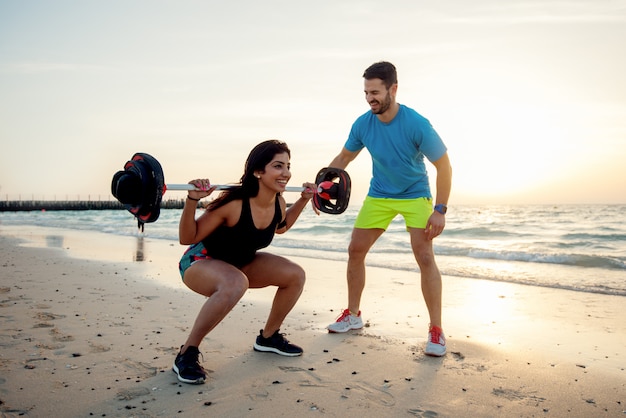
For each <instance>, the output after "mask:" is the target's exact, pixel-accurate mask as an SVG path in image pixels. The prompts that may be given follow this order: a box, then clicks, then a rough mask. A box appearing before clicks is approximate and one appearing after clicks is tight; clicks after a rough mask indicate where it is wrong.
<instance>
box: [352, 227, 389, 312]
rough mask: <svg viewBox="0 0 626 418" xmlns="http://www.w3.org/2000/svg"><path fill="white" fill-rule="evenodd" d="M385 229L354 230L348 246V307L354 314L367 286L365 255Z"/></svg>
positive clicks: (357, 310)
mask: <svg viewBox="0 0 626 418" xmlns="http://www.w3.org/2000/svg"><path fill="white" fill-rule="evenodd" d="M383 232H385V230H384V229H360V228H354V229H353V230H352V239H351V240H350V246H349V247H348V269H347V280H348V309H350V312H352V313H353V314H354V315H356V314H358V312H359V307H360V305H361V295H362V294H363V289H364V288H365V257H366V256H367V253H368V252H369V250H370V248H371V247H372V245H374V243H375V242H376V240H377V239H378V237H380V236H381V235H382V233H383Z"/></svg>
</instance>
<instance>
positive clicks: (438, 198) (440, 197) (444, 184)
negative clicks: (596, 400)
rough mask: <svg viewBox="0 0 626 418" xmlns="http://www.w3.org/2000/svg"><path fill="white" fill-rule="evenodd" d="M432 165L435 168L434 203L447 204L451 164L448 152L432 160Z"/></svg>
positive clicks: (450, 187)
mask: <svg viewBox="0 0 626 418" xmlns="http://www.w3.org/2000/svg"><path fill="white" fill-rule="evenodd" d="M433 165H434V166H435V168H436V169H437V181H436V183H435V184H436V187H437V190H436V194H435V204H436V205H438V204H443V205H447V204H448V199H449V198H450V190H451V189H452V166H451V165H450V158H449V157H448V153H447V152H446V153H445V154H443V156H442V157H441V158H439V159H438V160H437V161H435V162H433Z"/></svg>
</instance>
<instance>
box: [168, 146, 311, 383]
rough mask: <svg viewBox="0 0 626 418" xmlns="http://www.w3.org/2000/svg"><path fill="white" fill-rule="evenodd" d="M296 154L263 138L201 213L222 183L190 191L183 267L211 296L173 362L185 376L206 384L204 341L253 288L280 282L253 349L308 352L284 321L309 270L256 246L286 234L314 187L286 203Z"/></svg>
mask: <svg viewBox="0 0 626 418" xmlns="http://www.w3.org/2000/svg"><path fill="white" fill-rule="evenodd" d="M290 157H291V152H290V151H289V148H288V147H287V144H285V143H284V142H280V141H277V140H269V141H265V142H262V143H260V144H258V145H257V146H256V147H254V149H252V151H251V152H250V155H249V156H248V159H247V161H246V165H245V169H244V174H243V176H242V177H241V183H240V184H239V185H237V186H235V187H233V188H232V189H229V190H227V191H224V192H223V193H222V194H221V195H220V196H219V197H218V198H217V199H216V200H214V201H213V202H211V203H210V204H209V205H208V207H207V209H206V211H205V212H204V213H203V214H202V215H201V216H200V217H198V218H197V220H196V217H195V211H196V206H197V202H198V201H199V200H200V199H202V198H203V197H206V196H208V195H210V194H211V193H212V192H213V191H214V190H215V187H213V186H211V184H210V182H209V180H208V179H198V180H192V181H190V182H189V183H190V184H193V185H194V186H195V187H196V189H199V190H200V191H190V192H189V194H188V196H187V201H186V202H185V207H184V209H183V212H182V214H181V218H180V225H179V238H180V243H181V244H191V246H190V247H189V249H188V250H187V251H186V252H185V254H184V255H183V257H182V259H181V261H180V264H179V269H180V273H181V276H182V278H183V281H184V283H185V285H187V287H189V288H190V289H191V290H193V291H194V292H197V293H199V294H201V295H204V296H206V297H208V300H207V301H206V302H205V304H204V305H203V306H202V308H201V309H200V312H199V314H198V316H197V318H196V321H195V323H194V325H193V328H192V329H191V332H190V334H189V336H188V338H187V341H186V342H185V344H184V345H182V346H181V349H180V352H179V354H178V355H177V356H176V360H175V361H174V366H173V370H174V372H175V373H176V374H177V376H178V380H180V381H181V382H184V383H195V384H199V383H204V381H205V379H206V373H205V371H204V369H203V368H202V366H201V365H200V364H199V362H198V354H199V350H198V346H199V345H200V343H201V342H202V339H203V338H204V337H205V336H206V335H207V334H208V333H209V332H210V331H211V330H212V329H213V328H215V326H216V325H217V324H219V323H220V322H221V321H222V319H224V317H225V316H226V315H227V314H228V313H229V312H230V311H231V310H232V309H233V307H234V306H235V305H236V304H237V302H238V301H239V300H240V299H241V297H242V296H243V295H244V293H245V292H246V290H248V289H249V288H253V289H254V288H263V287H267V286H276V287H277V288H278V289H277V291H276V294H275V296H274V301H273V304H272V308H271V310H270V313H269V317H268V319H267V322H266V323H265V327H264V328H263V329H262V330H261V331H260V333H259V336H258V337H257V338H256V342H255V343H254V346H253V347H254V350H256V351H264V352H273V353H277V354H281V355H284V356H299V355H302V348H300V347H298V346H297V345H294V344H290V343H289V341H287V340H286V339H285V338H284V336H283V335H282V334H280V333H279V328H280V326H281V324H282V323H283V320H284V319H285V317H286V316H287V314H288V313H289V312H290V311H291V309H292V308H293V307H294V305H295V304H296V301H297V300H298V298H299V297H300V294H301V293H302V289H303V287H304V282H305V273H304V270H303V269H302V268H301V267H300V266H298V265H297V264H294V263H292V262H291V261H289V260H287V259H285V258H283V257H280V256H277V255H273V254H269V253H266V252H257V250H259V249H261V248H265V247H267V246H268V245H269V244H270V243H271V242H272V239H273V237H274V233H278V234H282V233H284V232H286V231H287V230H288V229H289V228H290V227H291V226H292V225H293V224H294V222H295V221H296V219H297V218H298V216H299V215H300V213H301V212H302V209H304V207H305V206H306V205H307V202H308V201H309V200H310V199H311V198H312V197H313V194H314V192H315V189H316V186H315V184H313V183H304V185H303V186H304V187H305V191H303V192H302V195H301V197H300V199H298V200H297V201H296V202H295V203H294V204H293V205H291V206H290V207H289V209H287V205H286V203H285V199H284V198H283V197H282V195H281V194H282V192H284V190H285V186H286V185H287V182H288V181H289V179H290V177H291V172H290V171H289V170H290V163H289V160H290Z"/></svg>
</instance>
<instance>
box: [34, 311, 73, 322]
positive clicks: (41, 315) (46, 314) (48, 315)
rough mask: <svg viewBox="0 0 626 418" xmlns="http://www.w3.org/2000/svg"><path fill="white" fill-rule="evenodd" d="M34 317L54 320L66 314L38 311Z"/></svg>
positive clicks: (40, 319)
mask: <svg viewBox="0 0 626 418" xmlns="http://www.w3.org/2000/svg"><path fill="white" fill-rule="evenodd" d="M33 318H35V319H37V320H39V321H54V320H55V319H63V318H65V315H57V314H53V313H50V312H37V313H36V314H35V316H34V317H33Z"/></svg>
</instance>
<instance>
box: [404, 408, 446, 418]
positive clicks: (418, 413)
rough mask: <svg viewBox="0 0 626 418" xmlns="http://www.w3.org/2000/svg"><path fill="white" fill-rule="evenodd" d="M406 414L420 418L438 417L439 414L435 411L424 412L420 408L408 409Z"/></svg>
mask: <svg viewBox="0 0 626 418" xmlns="http://www.w3.org/2000/svg"><path fill="white" fill-rule="evenodd" d="M407 412H408V413H409V414H411V415H415V416H416V417H422V418H431V417H438V416H439V414H438V413H436V412H435V411H430V410H428V409H426V410H424V409H421V408H413V409H409V410H408V411H407Z"/></svg>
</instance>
